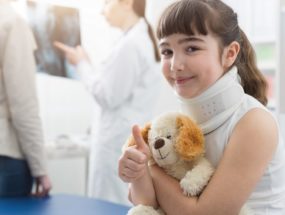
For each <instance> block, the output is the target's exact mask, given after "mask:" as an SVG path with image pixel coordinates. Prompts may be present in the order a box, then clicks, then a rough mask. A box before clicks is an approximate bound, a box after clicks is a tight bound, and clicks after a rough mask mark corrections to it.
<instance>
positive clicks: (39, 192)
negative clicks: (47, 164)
mask: <svg viewBox="0 0 285 215" xmlns="http://www.w3.org/2000/svg"><path fill="white" fill-rule="evenodd" d="M51 188H52V186H51V182H50V179H49V177H48V176H47V175H44V176H39V177H37V178H36V191H35V193H33V196H36V197H44V196H47V195H48V194H49V191H50V190H51Z"/></svg>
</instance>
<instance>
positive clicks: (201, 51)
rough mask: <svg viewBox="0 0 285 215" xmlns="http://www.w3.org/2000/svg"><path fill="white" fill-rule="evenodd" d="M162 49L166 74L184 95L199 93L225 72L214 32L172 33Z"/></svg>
mask: <svg viewBox="0 0 285 215" xmlns="http://www.w3.org/2000/svg"><path fill="white" fill-rule="evenodd" d="M159 48H160V53H161V63H162V71H163V75H164V76H165V78H166V80H167V81H168V82H169V84H170V85H171V86H172V87H173V88H174V90H175V91H176V92H177V93H178V95H180V96H181V97H184V98H193V97H195V96H198V95H200V94H201V93H202V92H203V91H205V90H206V89H207V88H208V87H210V86H211V85H212V84H213V83H214V82H216V81H217V80H218V79H219V78H220V77H221V76H222V75H223V73H224V70H225V69H224V68H223V65H222V62H223V59H221V56H220V52H219V45H218V40H217V38H215V37H214V36H212V35H211V34H208V35H206V36H204V35H194V36H188V35H185V34H172V35H170V36H168V37H165V38H163V39H161V40H160V44H159Z"/></svg>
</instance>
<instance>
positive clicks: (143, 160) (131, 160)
mask: <svg viewBox="0 0 285 215" xmlns="http://www.w3.org/2000/svg"><path fill="white" fill-rule="evenodd" d="M132 134H133V137H134V140H135V143H136V145H134V146H131V147H128V148H126V150H124V152H123V154H122V156H121V158H120V159H119V169H118V170H119V177H120V178H121V179H122V180H123V181H124V182H133V181H136V180H137V179H139V178H140V177H142V176H143V175H144V174H145V173H146V171H147V168H148V166H147V161H148V158H149V156H150V151H149V147H148V145H147V144H146V143H145V141H144V139H143V137H142V135H141V132H140V128H139V127H138V126H137V125H135V126H133V128H132Z"/></svg>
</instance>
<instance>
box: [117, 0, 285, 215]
mask: <svg viewBox="0 0 285 215" xmlns="http://www.w3.org/2000/svg"><path fill="white" fill-rule="evenodd" d="M157 35H158V38H159V40H160V43H159V47H160V52H161V55H162V71H163V74H164V76H165V78H166V79H167V81H168V82H169V84H170V85H171V86H172V87H173V89H174V90H175V92H176V94H177V97H178V99H179V101H180V103H181V109H182V111H183V112H184V113H187V114H188V115H189V116H190V117H192V118H194V119H195V120H196V122H197V123H198V124H199V125H200V126H201V128H202V130H203V132H204V135H205V141H206V157H207V158H208V159H209V160H210V162H211V163H212V164H213V165H214V166H215V167H216V171H215V173H214V175H213V177H212V178H211V180H210V182H209V184H208V186H207V187H206V188H205V190H204V191H203V193H202V194H201V195H200V196H199V197H192V198H189V197H186V196H184V195H183V193H182V190H181V188H180V186H179V182H178V181H176V180H175V179H173V178H171V177H170V176H168V175H167V174H166V173H164V172H163V171H162V170H161V169H160V168H159V167H158V166H155V165H154V166H150V167H149V169H148V167H147V165H146V162H147V156H148V155H149V151H148V148H147V146H146V145H145V144H144V141H143V139H142V137H141V136H140V133H139V130H138V127H137V126H135V127H134V129H133V135H134V137H135V138H136V142H137V147H134V148H129V149H127V150H126V151H125V152H124V153H123V155H122V157H121V159H120V161H119V175H120V177H121V179H122V180H123V181H125V182H130V183H131V185H130V192H129V198H130V200H131V201H132V202H133V204H148V205H152V206H157V204H159V205H160V207H161V208H162V209H163V210H164V211H165V212H166V213H167V214H169V215H175V214H179V215H183V214H193V215H199V214H203V215H205V214H215V215H216V214H221V215H222V214H227V215H228V214H231V215H232V214H238V212H239V210H240V208H241V206H242V205H243V204H244V203H245V202H247V203H248V205H249V207H250V208H251V209H252V210H253V211H254V214H257V215H261V214H262V215H283V214H285V205H284V204H285V199H284V198H285V149H284V144H283V142H282V140H281V137H280V133H279V130H278V126H277V124H276V121H275V120H274V118H273V117H272V115H271V114H270V112H269V111H268V110H267V109H266V107H265V105H266V103H267V99H266V96H265V90H266V83H265V80H264V78H263V76H262V74H261V73H260V71H259V70H258V69H257V67H256V62H255V56H254V51H253V48H252V46H251V45H250V43H249V41H248V39H247V37H246V35H245V34H244V32H243V31H242V30H241V29H240V27H239V25H238V21H237V15H236V13H234V11H233V10H232V9H231V8H230V7H229V6H227V5H226V4H224V3H223V2H222V1H219V0H181V1H177V2H175V3H173V4H172V5H171V6H169V7H168V8H167V9H166V10H165V11H164V13H163V14H162V16H161V18H160V21H159V24H158V30H157ZM147 193H150V194H151V195H147ZM156 200H157V202H156Z"/></svg>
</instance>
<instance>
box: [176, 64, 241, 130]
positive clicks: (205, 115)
mask: <svg viewBox="0 0 285 215" xmlns="http://www.w3.org/2000/svg"><path fill="white" fill-rule="evenodd" d="M239 81H240V77H239V75H238V73H237V68H236V67H233V68H232V69H231V70H230V71H229V72H227V73H226V74H225V75H223V76H222V77H221V78H220V79H219V80H218V81H216V83H214V84H213V85H212V86H211V87H210V88H208V89H207V90H206V91H205V92H203V93H202V94H201V95H199V96H197V97H195V98H191V99H185V98H182V97H180V96H179V95H177V96H178V98H179V100H180V103H181V110H182V112H183V113H185V114H187V115H189V116H190V117H191V118H192V119H194V120H195V121H196V123H198V125H199V126H200V127H201V128H202V131H203V133H204V134H208V133H210V132H212V131H214V130H215V129H217V128H218V127H220V126H221V125H222V124H223V123H224V122H225V121H226V120H227V119H228V118H229V117H230V116H231V115H232V113H233V112H234V111H235V110H236V109H237V108H238V107H239V105H240V104H241V102H242V100H243V97H244V95H245V93H244V91H243V88H242V86H241V85H240V83H239Z"/></svg>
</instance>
